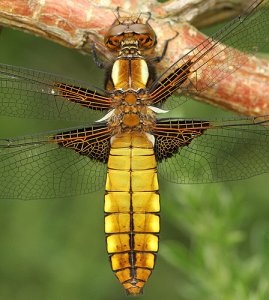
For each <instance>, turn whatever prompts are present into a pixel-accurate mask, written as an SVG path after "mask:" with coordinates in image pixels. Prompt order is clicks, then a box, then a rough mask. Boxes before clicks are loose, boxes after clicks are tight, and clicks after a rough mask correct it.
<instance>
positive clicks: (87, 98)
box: [55, 82, 111, 110]
mask: <svg viewBox="0 0 269 300" xmlns="http://www.w3.org/2000/svg"><path fill="white" fill-rule="evenodd" d="M55 87H56V88H57V90H58V91H59V92H60V95H61V96H62V97H64V98H67V99H68V100H69V101H72V102H75V103H78V104H80V105H82V106H85V107H88V108H90V109H94V110H106V109H109V108H110V106H111V99H110V98H108V97H106V96H104V95H101V94H99V93H97V91H96V90H93V91H92V90H89V89H85V88H82V87H77V86H74V85H70V84H66V83H62V82H56V83H55Z"/></svg>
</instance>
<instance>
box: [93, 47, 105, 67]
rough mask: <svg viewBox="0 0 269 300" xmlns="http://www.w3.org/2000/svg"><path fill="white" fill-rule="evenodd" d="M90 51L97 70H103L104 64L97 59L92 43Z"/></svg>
mask: <svg viewBox="0 0 269 300" xmlns="http://www.w3.org/2000/svg"><path fill="white" fill-rule="evenodd" d="M91 49H92V58H93V61H94V62H95V64H96V65H97V67H98V68H100V69H104V68H105V67H106V64H105V63H104V62H103V61H102V60H101V59H100V58H99V57H98V55H97V51H96V47H95V44H94V43H91Z"/></svg>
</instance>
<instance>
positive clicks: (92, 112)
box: [0, 64, 111, 122]
mask: <svg viewBox="0 0 269 300" xmlns="http://www.w3.org/2000/svg"><path fill="white" fill-rule="evenodd" d="M110 105H111V99H110V98H109V97H107V96H105V95H104V93H103V91H102V90H99V89H97V88H95V87H92V86H89V85H88V84H87V83H85V82H80V81H74V80H72V79H70V78H63V77H60V76H57V75H54V74H49V73H45V72H40V71H35V70H30V69H25V68H20V67H14V66H9V65H4V64H0V115H4V116H11V117H20V118H36V119H58V120H74V121H80V122H89V121H91V120H92V121H94V120H96V119H98V118H99V117H100V116H101V115H102V114H103V113H102V110H107V109H109V107H110ZM98 111H99V113H98Z"/></svg>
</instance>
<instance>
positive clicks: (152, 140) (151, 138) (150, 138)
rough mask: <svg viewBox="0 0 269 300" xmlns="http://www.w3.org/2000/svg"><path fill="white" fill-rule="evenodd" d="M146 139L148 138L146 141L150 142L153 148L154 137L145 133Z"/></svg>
mask: <svg viewBox="0 0 269 300" xmlns="http://www.w3.org/2000/svg"><path fill="white" fill-rule="evenodd" d="M146 137H147V138H148V140H149V141H150V142H151V144H152V146H153V147H154V145H155V137H154V135H152V134H150V133H148V132H146Z"/></svg>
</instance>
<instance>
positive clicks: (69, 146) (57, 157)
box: [0, 0, 269, 295]
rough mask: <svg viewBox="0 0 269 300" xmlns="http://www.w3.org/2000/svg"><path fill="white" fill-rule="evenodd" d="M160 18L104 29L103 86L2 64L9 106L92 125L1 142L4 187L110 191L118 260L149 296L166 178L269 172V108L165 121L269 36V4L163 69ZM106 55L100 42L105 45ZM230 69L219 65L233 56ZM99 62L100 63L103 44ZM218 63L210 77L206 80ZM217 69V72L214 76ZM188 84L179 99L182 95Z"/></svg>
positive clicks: (0, 110) (109, 240)
mask: <svg viewBox="0 0 269 300" xmlns="http://www.w3.org/2000/svg"><path fill="white" fill-rule="evenodd" d="M149 22H150V17H147V18H145V19H143V17H142V16H141V15H139V16H138V15H131V16H121V15H120V14H119V13H118V15H117V17H116V20H115V22H114V23H113V24H112V25H111V27H110V28H109V29H108V31H107V33H106V35H105V37H104V46H105V47H106V48H107V49H108V50H109V51H111V54H112V56H113V57H114V59H113V61H110V62H109V63H106V62H105V61H104V62H100V61H97V63H98V65H99V66H100V67H105V68H106V78H105V83H104V88H103V89H102V88H97V87H94V86H92V85H89V84H88V83H87V82H82V81H76V80H73V79H70V78H64V77H62V76H58V75H54V74H49V73H45V72H40V71H36V70H30V69H26V68H20V67H15V66H11V65H5V64H0V104H1V105H0V114H1V115H6V116H11V117H23V118H36V119H52V120H74V121H78V120H79V121H80V124H81V122H82V123H83V124H84V125H83V126H77V127H74V128H64V129H59V130H55V131H51V132H45V133H40V134H36V135H28V136H22V137H17V138H4V139H1V140H0V172H1V176H0V195H1V198H4V199H49V198H56V197H57V198H58V197H70V196H73V195H78V194H87V193H91V192H94V191H97V190H100V189H104V190H105V202H104V212H105V236H106V244H107V252H108V255H109V260H110V264H111V268H112V270H113V272H114V274H115V275H116V277H117V278H118V280H119V281H120V283H121V284H122V285H123V287H124V289H125V290H126V292H127V294H128V295H137V294H141V293H142V292H143V287H144V285H145V283H146V282H147V280H148V278H149V277H150V275H151V273H152V271H153V269H154V266H155V261H156V255H157V252H158V249H159V233H160V195H159V183H158V176H161V177H162V178H164V179H166V180H168V181H170V182H173V183H179V184H180V183H208V182H217V181H225V180H239V179H244V178H248V177H251V176H255V175H258V174H261V173H264V172H268V171H269V150H268V149H269V129H268V125H269V116H267V115H261V116H255V117H238V118H236V117H233V118H228V119H222V120H214V119H213V120H210V119H184V118H175V117H174V118H169V117H166V118H160V117H159V116H160V115H165V114H166V113H167V109H171V108H174V107H177V106H179V105H180V104H182V102H184V101H186V100H187V99H188V98H189V97H196V96H197V95H200V94H201V93H202V92H203V91H204V90H206V89H210V88H214V85H215V84H217V83H218V82H219V81H220V80H222V79H223V78H225V77H227V76H228V75H229V74H231V73H232V72H234V71H235V70H236V69H238V68H239V67H240V66H241V65H242V64H244V60H245V56H244V55H243V52H240V51H235V50H233V49H232V48H231V47H230V46H225V43H227V44H232V45H239V46H242V48H243V50H244V51H246V52H247V51H248V52H250V53H254V51H256V50H257V49H259V48H260V47H262V46H263V45H264V44H265V43H266V41H268V37H269V33H268V31H267V29H266V26H268V25H269V4H268V1H263V0H256V1H253V2H252V4H250V6H249V7H248V8H247V9H246V10H245V11H244V12H243V13H242V14H241V15H240V16H238V17H237V18H235V19H234V20H233V21H231V22H230V23H228V24H227V25H226V26H225V27H224V28H223V29H221V30H219V31H218V32H216V33H215V34H214V35H213V36H212V37H210V38H207V39H205V40H204V41H203V42H202V43H201V44H199V45H198V46H197V47H195V48H194V49H192V50H190V51H189V52H188V53H186V54H185V55H184V56H182V57H180V58H178V59H176V60H175V62H174V63H173V64H172V65H171V66H170V67H169V68H168V69H167V70H166V71H165V72H163V73H162V74H160V75H156V72H155V67H156V64H157V63H159V62H161V60H162V58H163V57H164V56H165V54H166V49H167V47H169V40H168V41H166V44H165V47H164V50H163V52H162V53H161V54H160V55H159V56H154V54H153V52H152V51H151V50H152V49H155V47H156V43H157V37H156V34H155V32H154V29H153V28H152V27H151V26H150V24H149ZM94 51H95V50H94ZM224 52H225V54H226V55H227V59H226V60H225V61H223V62H222V65H218V66H216V65H214V64H212V63H210V62H211V61H212V59H213V58H217V57H220V56H221V55H223V53H224ZM94 57H95V60H98V58H97V56H96V53H95V52H94ZM204 71H207V73H208V74H209V75H208V78H207V79H208V80H207V82H206V83H202V82H201V81H200V77H201V74H203V73H204ZM210 74H214V75H211V76H210ZM176 91H177V92H178V91H180V93H179V94H177V95H175V94H174V92H176Z"/></svg>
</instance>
